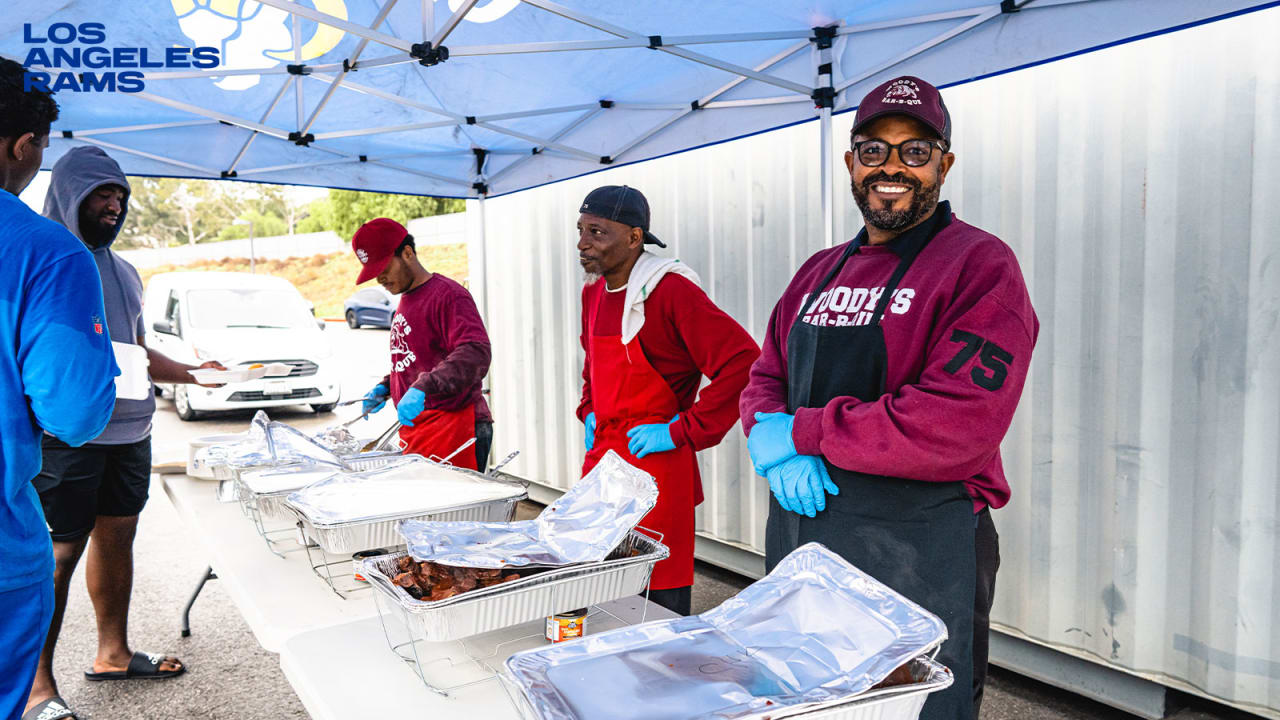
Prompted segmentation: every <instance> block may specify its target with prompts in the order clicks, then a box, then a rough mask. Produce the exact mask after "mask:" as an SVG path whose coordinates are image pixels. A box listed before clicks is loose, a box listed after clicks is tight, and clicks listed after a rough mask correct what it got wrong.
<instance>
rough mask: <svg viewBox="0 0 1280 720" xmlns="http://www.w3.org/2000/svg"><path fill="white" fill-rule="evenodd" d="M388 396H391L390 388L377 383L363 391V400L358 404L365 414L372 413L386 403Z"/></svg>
mask: <svg viewBox="0 0 1280 720" xmlns="http://www.w3.org/2000/svg"><path fill="white" fill-rule="evenodd" d="M389 397H391V388H389V387H387V386H386V385H383V384H382V383H378V384H377V386H375V387H374V388H373V389H372V390H370V391H369V392H367V393H365V396H364V402H363V403H362V404H361V405H360V410H361V411H363V412H364V414H365V415H372V414H374V413H376V412H378V411H379V410H381V409H382V406H383V405H386V404H387V398H389Z"/></svg>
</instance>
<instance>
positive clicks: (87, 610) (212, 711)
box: [54, 323, 1251, 720]
mask: <svg viewBox="0 0 1280 720" xmlns="http://www.w3.org/2000/svg"><path fill="white" fill-rule="evenodd" d="M327 332H328V334H329V337H330V338H331V340H332V342H333V345H334V348H335V355H334V362H337V363H338V364H339V366H340V367H341V368H342V373H343V397H344V398H357V397H359V396H361V395H363V394H364V393H365V392H366V391H367V390H368V389H369V388H371V387H372V386H373V385H374V384H375V383H376V382H377V380H378V379H379V378H381V377H382V375H383V374H384V372H385V369H386V364H387V341H388V334H387V332H386V331H385V330H372V329H361V330H354V331H353V330H349V329H348V328H347V327H346V326H344V325H340V324H334V323H330V324H329V328H328V330H327ZM158 405H159V407H158V409H157V412H156V418H155V427H154V432H153V443H152V445H153V456H154V458H155V461H156V462H157V463H158V462H162V461H165V460H180V459H185V457H186V446H187V442H188V440H189V439H190V438H193V437H198V436H201V435H209V434H213V433H219V432H226V431H232V432H236V431H239V430H242V429H243V428H244V427H245V426H247V424H248V422H249V419H250V418H251V416H252V414H251V413H248V412H238V413H230V414H225V415H218V416H214V417H209V418H205V419H201V420H197V421H194V422H189V423H187V422H182V421H181V420H179V419H178V417H177V415H176V414H175V413H174V410H173V404H172V403H171V402H170V401H168V400H167V399H166V400H161V401H159V403H158ZM269 412H270V414H271V416H272V417H273V418H274V419H279V420H282V421H284V422H287V423H290V424H292V425H294V426H296V427H299V428H304V429H306V428H316V429H318V428H321V427H325V426H328V425H330V424H333V423H335V422H337V421H339V420H345V419H349V418H351V417H354V416H355V415H356V414H358V408H355V407H348V408H340V409H339V410H338V411H337V412H336V413H330V414H326V415H316V414H314V413H312V412H311V411H310V410H309V408H307V407H305V406H297V407H293V408H288V409H283V410H275V411H269ZM393 421H394V411H393V410H391V409H390V408H387V409H384V410H383V411H382V412H380V413H379V414H378V415H376V416H374V417H373V418H371V419H370V420H369V421H366V422H367V423H368V424H369V428H370V430H368V431H367V432H373V434H377V431H380V430H382V429H384V428H385V427H387V426H389V425H390V423H392V422H393ZM497 450H498V448H495V454H496V452H497ZM537 510H538V508H537V507H536V506H534V505H532V504H526V505H525V506H524V507H522V508H521V510H520V515H521V516H525V517H527V516H532V515H533V514H534V513H536V512H537ZM198 548H199V545H198V543H197V541H196V540H195V539H194V538H192V537H190V536H189V535H188V534H187V532H186V529H185V528H184V527H183V525H182V522H181V520H180V519H179V518H178V516H177V514H176V513H175V512H174V510H173V508H172V506H171V505H170V504H169V500H168V498H167V497H166V496H165V494H164V491H163V490H162V489H161V487H160V484H159V482H158V481H154V479H153V483H152V488H151V501H150V502H148V504H147V507H146V509H145V510H144V511H143V513H142V517H141V522H140V524H139V531H138V538H137V541H136V543H135V545H134V558H135V579H134V592H133V604H132V608H131V612H130V616H129V621H130V640H131V644H132V646H133V648H134V649H135V650H145V651H148V652H164V653H169V654H174V655H177V656H179V657H181V658H182V660H183V662H184V663H185V664H186V665H187V667H188V668H189V669H188V671H187V672H186V674H184V675H183V676H181V677H178V678H174V679H170V680H164V681H158V682H142V681H128V682H107V683H92V682H87V681H85V680H84V678H83V675H82V673H83V671H84V670H85V669H86V668H88V667H89V665H90V663H91V662H92V660H93V654H94V648H95V643H96V633H95V629H94V621H93V611H92V607H91V605H90V603H89V598H88V595H87V593H86V591H85V585H84V580H83V571H78V572H77V574H76V577H75V579H74V580H73V582H72V590H71V597H70V601H69V604H68V609H67V614H66V619H65V621H64V623H63V630H62V639H61V641H60V643H59V645H58V653H57V656H56V657H55V661H54V669H55V673H56V675H57V677H58V679H59V689H60V691H61V693H62V696H63V698H65V699H66V700H67V701H68V702H69V703H70V704H71V706H72V708H73V709H74V710H75V711H76V712H77V713H78V714H79V717H80V718H81V719H82V720H90V719H93V720H153V719H154V720H188V719H190V720H223V719H226V720H233V719H234V720H268V719H269V720H279V719H289V718H306V717H308V715H307V712H306V711H305V710H304V709H303V707H302V704H301V703H300V702H299V701H298V698H297V696H296V695H295V694H294V692H293V690H292V689H291V688H290V686H289V683H288V682H287V681H286V680H285V678H284V675H283V673H282V672H281V670H280V664H279V659H278V658H277V657H276V656H275V655H274V654H272V653H268V652H266V651H265V650H263V649H262V648H261V647H259V646H258V644H257V641H256V640H255V639H254V636H253V634H252V633H251V632H250V630H249V628H248V626H247V625H246V624H245V622H244V620H243V619H242V618H241V617H240V614H239V613H238V611H237V610H236V607H235V605H234V604H233V603H232V601H231V599H230V597H229V596H228V595H227V594H226V593H225V592H224V590H223V589H222V588H221V587H220V586H219V583H218V581H216V580H213V581H210V582H209V583H208V584H207V585H206V586H205V589H204V591H203V593H202V594H201V595H200V598H199V599H198V601H197V602H196V604H195V607H194V609H193V610H192V613H191V627H192V635H191V637H189V638H182V637H180V634H179V629H180V614H181V610H182V607H183V605H184V604H185V602H186V600H187V597H188V596H189V595H190V593H191V591H192V590H193V589H194V588H195V585H196V582H197V581H198V580H199V578H200V577H201V575H202V573H203V571H204V568H205V565H206V562H205V559H204V558H203V557H201V555H200V551H199V550H198ZM749 582H750V581H749V580H748V579H747V578H744V577H741V576H738V575H735V574H733V573H729V572H726V571H724V570H720V569H718V568H714V567H711V566H708V565H704V564H702V563H699V564H698V567H697V574H696V580H695V583H694V596H693V597H694V599H693V609H694V611H695V612H701V611H704V610H707V609H709V608H711V607H714V606H715V605H717V604H719V603H720V602H722V601H723V600H724V599H726V598H728V597H730V596H731V595H733V594H734V593H736V592H737V591H738V590H739V589H740V588H742V587H745V586H746V585H747V584H748V583H749ZM365 691H369V689H361V688H353V689H352V692H365ZM405 710H406V716H408V717H412V716H413V712H412V708H408V707H406V708H405ZM1132 717H1133V716H1131V715H1128V714H1125V713H1122V712H1119V711H1116V710H1112V709H1110V708H1108V707H1106V706H1103V705H1100V704H1097V703H1094V702H1091V701H1088V700H1085V699H1083V698H1079V697H1077V696H1074V695H1071V694H1070V693H1066V692H1063V691H1061V690H1058V689H1056V688H1052V687H1049V686H1047V685H1043V684H1041V683H1038V682H1035V681H1032V680H1028V679H1026V678H1022V677H1020V676H1017V675H1015V674H1013V673H1009V672H1007V671H1002V670H999V669H993V671H992V674H991V677H990V681H989V683H988V687H987V694H986V701H985V703H984V705H983V710H982V720H1014V719H1018V720H1021V719H1024V718H1035V719H1037V720H1040V719H1043V720H1085V719H1088V718H1103V719H1105V720H1122V719H1127V718H1132ZM1173 717H1175V718H1177V720H1227V719H1232V720H1235V719H1237V718H1245V717H1251V716H1246V715H1244V714H1241V713H1235V712H1232V711H1229V710H1227V709H1224V708H1222V707H1220V706H1212V705H1209V704H1204V703H1197V704H1195V705H1194V706H1193V707H1191V708H1188V709H1185V710H1183V711H1181V712H1179V713H1177V714H1176V715H1174V716H1173ZM353 720H363V719H354V718H353ZM473 720H481V719H480V718H475V719H473Z"/></svg>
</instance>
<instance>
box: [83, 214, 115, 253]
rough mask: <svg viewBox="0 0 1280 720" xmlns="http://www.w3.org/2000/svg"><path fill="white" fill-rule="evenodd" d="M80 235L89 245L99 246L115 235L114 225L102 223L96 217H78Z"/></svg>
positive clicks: (109, 240)
mask: <svg viewBox="0 0 1280 720" xmlns="http://www.w3.org/2000/svg"><path fill="white" fill-rule="evenodd" d="M80 235H81V236H83V237H84V241H85V243H86V244H88V245H89V246H90V247H94V248H100V247H102V246H103V245H106V244H107V243H109V242H111V241H112V240H113V239H114V238H115V236H116V226H115V225H103V224H102V222H101V221H100V220H98V219H97V218H88V217H83V216H82V217H81V218H80Z"/></svg>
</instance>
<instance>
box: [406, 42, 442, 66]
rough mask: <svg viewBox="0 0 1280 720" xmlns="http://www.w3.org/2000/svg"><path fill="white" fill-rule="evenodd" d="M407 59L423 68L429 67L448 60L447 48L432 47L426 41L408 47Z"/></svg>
mask: <svg viewBox="0 0 1280 720" xmlns="http://www.w3.org/2000/svg"><path fill="white" fill-rule="evenodd" d="M409 57H411V58H413V59H415V60H417V61H418V64H419V65H421V66H423V67H431V66H432V65H439V64H440V63H442V62H444V61H445V60H448V59H449V48H447V47H445V46H444V45H440V46H434V45H432V44H431V41H430V40H427V41H426V42H420V43H414V44H413V45H412V46H410V47H409Z"/></svg>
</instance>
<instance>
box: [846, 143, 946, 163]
mask: <svg viewBox="0 0 1280 720" xmlns="http://www.w3.org/2000/svg"><path fill="white" fill-rule="evenodd" d="M935 147H936V148H938V149H939V150H941V151H942V152H946V151H947V147H946V146H945V145H943V144H942V143H940V142H938V141H937V140H904V141H903V142H900V143H898V144H897V145H890V144H889V143H887V142H885V141H884V140H860V141H858V142H856V143H854V144H853V152H854V153H855V154H856V155H857V156H858V162H860V163H862V164H863V165H865V166H867V167H880V166H881V165H883V164H885V163H886V162H889V153H891V152H893V151H894V150H897V151H898V158H899V159H901V160H902V164H903V165H906V166H907V167H920V166H922V165H924V164H926V163H928V162H929V158H931V157H933V149H934V148H935Z"/></svg>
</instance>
